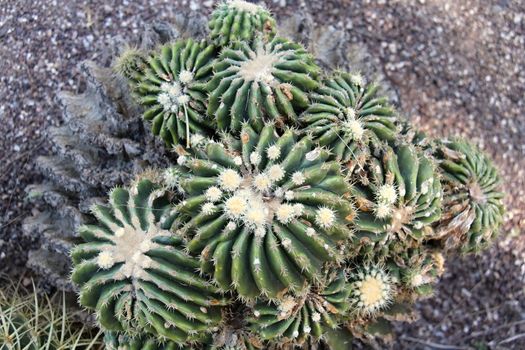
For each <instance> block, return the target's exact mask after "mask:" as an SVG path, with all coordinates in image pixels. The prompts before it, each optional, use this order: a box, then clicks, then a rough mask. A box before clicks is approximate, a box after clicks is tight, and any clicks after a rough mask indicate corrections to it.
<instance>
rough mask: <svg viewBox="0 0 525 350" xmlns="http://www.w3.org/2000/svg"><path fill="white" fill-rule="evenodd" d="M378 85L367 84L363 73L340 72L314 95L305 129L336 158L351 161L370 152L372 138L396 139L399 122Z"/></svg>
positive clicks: (386, 140)
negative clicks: (330, 150)
mask: <svg viewBox="0 0 525 350" xmlns="http://www.w3.org/2000/svg"><path fill="white" fill-rule="evenodd" d="M379 88H380V86H379V85H378V84H366V82H365V80H364V78H363V77H362V76H361V75H360V74H359V73H354V74H350V73H346V72H338V73H336V74H334V75H333V76H332V77H330V78H328V79H326V80H325V81H323V84H322V85H321V86H320V87H319V88H318V89H317V90H315V92H312V93H311V94H310V99H311V103H310V104H309V106H308V108H307V109H306V111H305V112H304V113H303V114H302V115H301V117H300V121H301V123H302V124H304V129H303V131H304V132H305V133H307V134H311V135H312V137H313V138H314V139H315V140H317V142H318V143H319V144H320V145H322V146H327V147H330V148H331V149H332V150H333V153H334V155H335V157H336V159H338V160H340V161H343V162H348V161H351V160H355V159H356V158H358V157H359V155H360V154H362V153H363V152H366V150H367V144H368V143H369V142H371V141H374V142H379V141H385V142H392V141H394V140H395V139H396V134H397V128H398V125H397V124H398V121H397V117H396V115H395V111H394V109H393V108H392V107H391V106H390V105H389V103H388V100H387V99H386V98H385V97H381V96H378V90H379Z"/></svg>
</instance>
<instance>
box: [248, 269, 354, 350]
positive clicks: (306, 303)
mask: <svg viewBox="0 0 525 350" xmlns="http://www.w3.org/2000/svg"><path fill="white" fill-rule="evenodd" d="M350 293H351V289H350V285H349V284H348V283H347V280H346V276H345V273H344V271H340V272H337V273H336V274H331V275H330V274H329V278H328V281H324V282H323V283H322V284H320V285H316V286H312V288H311V289H309V290H308V291H306V292H305V293H303V294H301V295H297V296H293V295H286V296H284V297H283V298H282V299H281V300H279V301H277V302H272V303H270V304H268V303H266V302H262V301H261V302H259V303H257V304H256V305H255V306H254V308H253V315H252V316H251V317H250V318H249V319H248V322H249V323H250V327H251V329H252V330H253V331H254V333H255V334H259V335H260V337H261V338H263V339H267V340H274V341H276V340H277V341H278V342H279V343H281V344H288V345H290V346H292V345H295V346H301V345H303V344H304V343H305V342H307V341H308V340H309V339H310V338H311V337H313V338H315V339H320V338H321V337H324V336H326V334H327V331H328V330H330V329H337V328H339V326H340V325H341V322H342V319H343V318H344V317H345V314H346V312H347V311H348V310H349V309H350V302H349V296H350Z"/></svg>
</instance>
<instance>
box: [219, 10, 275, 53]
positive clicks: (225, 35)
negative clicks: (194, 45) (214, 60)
mask: <svg viewBox="0 0 525 350" xmlns="http://www.w3.org/2000/svg"><path fill="white" fill-rule="evenodd" d="M209 28H210V39H211V40H212V41H213V42H215V43H216V44H217V45H221V46H228V45H230V44H236V43H238V42H251V41H252V40H253V39H254V38H255V37H256V36H262V38H263V40H265V41H267V40H270V39H272V38H273V37H274V36H275V32H276V23H275V19H274V18H273V17H272V16H271V14H270V13H269V12H268V10H266V9H265V8H264V7H262V6H259V5H257V4H253V3H250V2H247V1H242V0H226V1H225V2H223V3H221V4H220V5H218V6H217V8H216V9H215V11H213V13H212V14H211V19H210V22H209Z"/></svg>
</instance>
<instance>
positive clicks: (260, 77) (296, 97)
mask: <svg viewBox="0 0 525 350" xmlns="http://www.w3.org/2000/svg"><path fill="white" fill-rule="evenodd" d="M214 70H215V75H214V76H213V78H212V79H211V80H210V82H209V83H208V85H207V89H208V91H209V94H210V98H209V101H208V115H209V116H210V117H214V118H215V119H216V121H217V127H218V129H219V130H224V131H231V132H239V131H240V129H241V127H242V124H243V123H244V122H245V121H247V122H249V123H250V124H251V125H252V127H253V128H255V129H256V130H257V131H260V130H261V129H262V127H263V125H264V123H265V122H266V121H272V122H274V123H276V124H278V125H281V126H282V125H284V124H285V123H290V122H295V123H296V122H297V119H298V114H300V113H301V112H302V111H303V110H304V109H305V108H306V107H307V106H308V92H309V91H311V90H313V89H315V88H317V86H318V85H319V82H318V81H317V78H318V75H319V70H320V69H319V67H318V66H317V65H316V64H315V62H314V59H313V57H312V55H311V54H310V53H308V51H306V50H305V49H304V47H302V46H301V45H299V44H297V43H293V42H290V41H288V40H286V39H283V38H274V39H273V40H271V41H268V42H266V41H264V40H263V39H262V38H260V37H257V38H255V39H254V41H253V43H251V44H250V43H248V42H244V41H243V42H240V43H239V44H238V45H237V46H235V47H231V48H225V49H224V50H223V51H222V52H221V54H220V55H219V58H218V59H217V62H216V63H215V65H214Z"/></svg>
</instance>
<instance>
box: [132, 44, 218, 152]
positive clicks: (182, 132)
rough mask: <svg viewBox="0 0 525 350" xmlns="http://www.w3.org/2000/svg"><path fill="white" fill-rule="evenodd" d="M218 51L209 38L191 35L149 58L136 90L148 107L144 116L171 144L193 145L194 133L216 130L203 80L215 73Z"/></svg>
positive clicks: (154, 129) (158, 133)
mask: <svg viewBox="0 0 525 350" xmlns="http://www.w3.org/2000/svg"><path fill="white" fill-rule="evenodd" d="M215 51H216V50H215V47H214V46H212V45H208V44H207V43H206V42H205V41H199V42H196V41H193V40H192V39H187V40H179V41H177V42H175V43H169V44H166V45H164V46H162V47H161V48H160V49H159V50H158V52H156V53H154V54H153V55H152V56H151V57H150V58H149V60H148V64H147V67H146V69H145V70H144V74H143V77H142V78H141V79H140V81H139V82H138V84H137V86H136V88H135V91H136V94H137V95H138V99H139V103H140V104H141V105H143V106H144V107H145V109H146V111H145V112H144V119H145V120H148V121H151V123H152V131H153V133H154V134H155V135H160V137H161V138H162V139H163V140H164V141H165V142H166V143H167V144H168V145H173V144H178V143H181V142H182V140H185V142H186V146H187V147H190V146H191V143H190V140H191V134H192V133H198V134H204V135H205V134H211V133H212V131H211V129H210V124H209V121H206V120H205V116H206V93H205V92H204V91H203V84H204V83H205V82H206V81H207V80H208V79H209V78H210V76H211V73H212V62H213V59H214V57H215Z"/></svg>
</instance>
